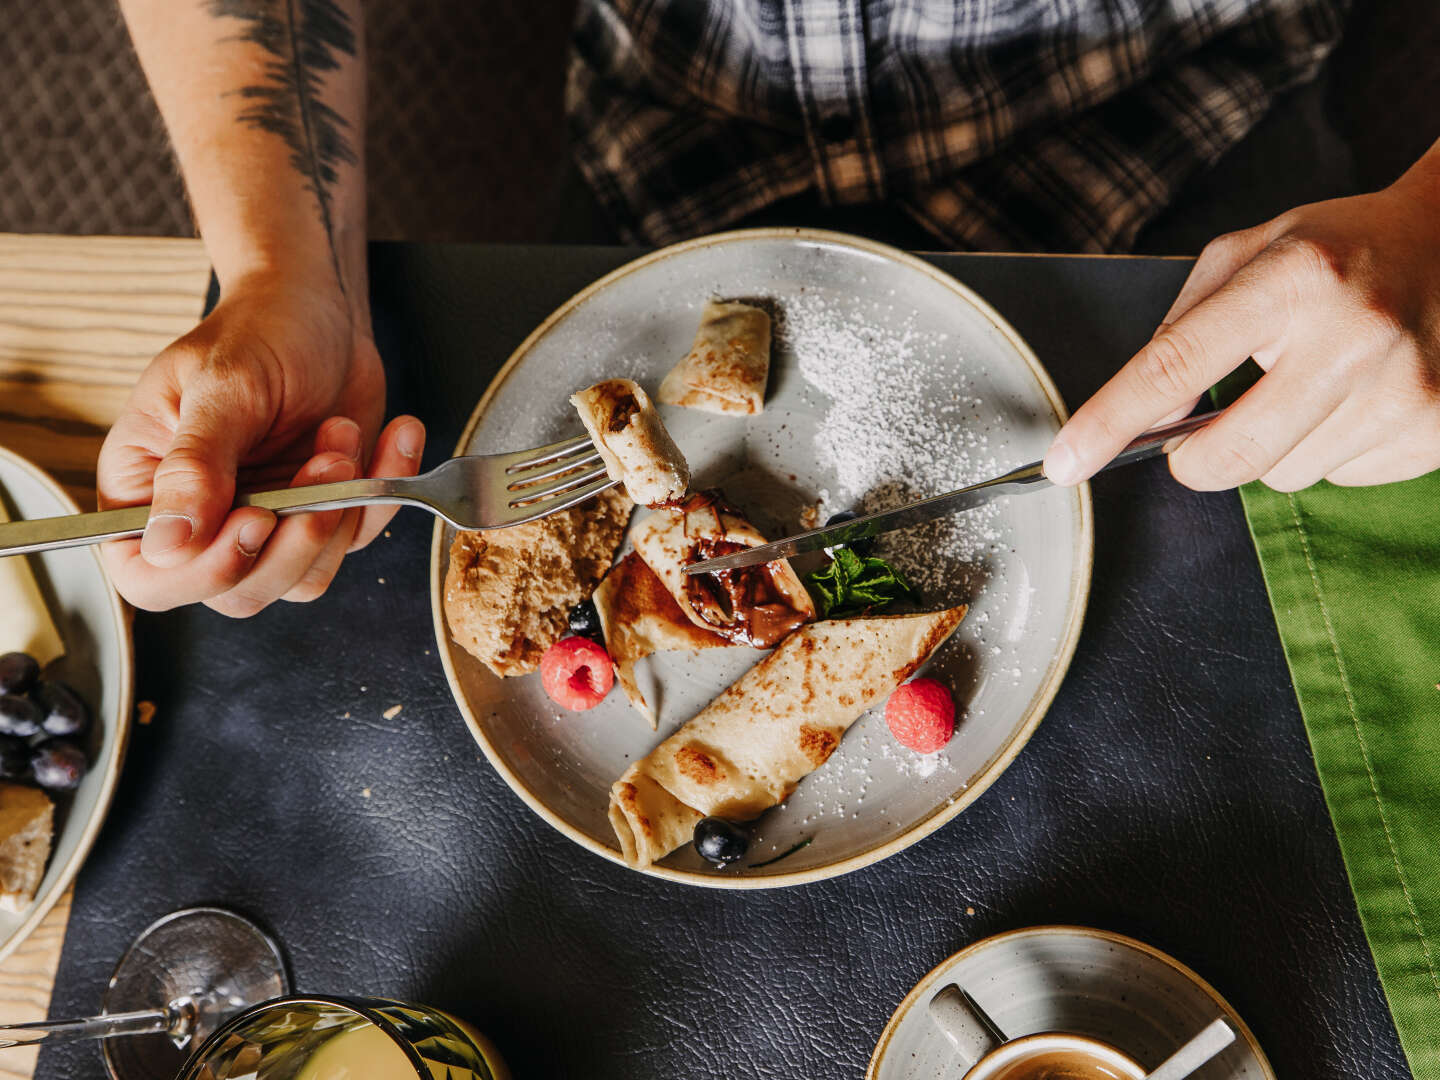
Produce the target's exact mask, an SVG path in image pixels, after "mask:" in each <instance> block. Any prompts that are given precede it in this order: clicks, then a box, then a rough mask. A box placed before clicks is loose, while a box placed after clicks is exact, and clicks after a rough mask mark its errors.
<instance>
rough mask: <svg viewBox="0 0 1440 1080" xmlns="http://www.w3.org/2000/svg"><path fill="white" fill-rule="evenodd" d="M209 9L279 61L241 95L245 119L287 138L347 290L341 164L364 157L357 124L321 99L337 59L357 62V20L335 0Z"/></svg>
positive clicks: (253, 1) (229, 0) (230, 3)
mask: <svg viewBox="0 0 1440 1080" xmlns="http://www.w3.org/2000/svg"><path fill="white" fill-rule="evenodd" d="M209 7H210V13H211V14H212V15H216V16H229V17H231V18H236V19H242V20H244V21H245V23H246V24H247V25H246V28H245V29H244V30H243V31H241V33H240V35H239V37H240V38H241V39H242V40H245V41H249V42H253V43H254V44H256V45H259V46H260V47H261V48H262V49H264V50H265V52H266V53H267V54H268V55H269V56H270V57H271V58H272V59H270V60H269V61H268V62H267V63H266V65H265V81H264V82H262V83H255V84H251V85H248V86H244V87H241V88H240V89H238V90H236V91H234V92H235V93H237V94H239V95H240V96H241V97H243V98H244V99H245V100H246V102H247V104H246V105H245V108H244V110H243V111H242V112H241V113H240V122H241V123H242V124H246V125H248V126H250V127H252V128H258V129H260V130H261V131H268V132H269V133H270V134H272V135H278V136H279V137H280V138H282V139H284V140H285V145H286V146H287V147H289V148H290V163H291V164H292V165H293V166H295V169H296V171H298V172H299V173H300V175H301V176H302V177H303V178H304V181H305V189H306V190H307V191H309V192H310V193H311V194H312V195H314V196H315V203H316V206H317V208H318V209H319V211H320V222H321V224H322V225H323V226H324V229H325V236H326V238H327V240H328V241H329V244H330V256H331V258H332V260H334V262H335V273H336V276H337V277H340V279H341V288H344V278H343V276H341V274H340V261H339V255H338V253H337V251H336V248H335V226H334V222H333V220H332V219H331V213H330V202H331V189H332V188H333V187H334V185H335V182H336V180H337V179H338V178H339V174H338V172H337V171H336V170H337V168H338V166H340V165H342V164H344V165H354V164H356V163H357V160H358V159H357V157H356V154H355V150H354V148H353V147H352V146H351V144H350V138H349V136H348V134H347V131H348V129H349V127H350V123H349V121H348V120H346V119H345V117H344V116H342V115H341V114H340V113H339V112H337V111H336V110H335V109H332V108H331V107H330V106H329V105H327V104H325V102H324V101H322V100H321V98H320V93H321V82H320V75H321V72H325V71H334V70H336V69H337V68H339V66H340V60H339V58H338V56H337V54H341V55H344V56H346V57H350V58H352V59H353V58H354V56H355V30H354V28H353V27H352V26H351V23H350V16H349V15H348V14H347V13H346V12H345V11H344V9H342V8H341V7H339V6H338V5H337V4H335V3H333V0H209Z"/></svg>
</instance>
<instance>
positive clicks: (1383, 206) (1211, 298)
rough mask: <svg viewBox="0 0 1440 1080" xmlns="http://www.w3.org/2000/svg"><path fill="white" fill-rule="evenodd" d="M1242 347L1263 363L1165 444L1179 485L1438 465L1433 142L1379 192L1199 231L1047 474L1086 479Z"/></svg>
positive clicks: (1054, 453) (1295, 484)
mask: <svg viewBox="0 0 1440 1080" xmlns="http://www.w3.org/2000/svg"><path fill="white" fill-rule="evenodd" d="M1247 357H1254V358H1255V360H1256V361H1257V362H1258V363H1259V365H1260V366H1261V367H1262V368H1263V369H1264V370H1265V374H1264V376H1263V377H1262V378H1261V379H1260V380H1259V381H1258V382H1257V383H1256V384H1255V385H1254V386H1253V387H1252V388H1251V389H1250V390H1249V391H1247V392H1246V393H1245V394H1244V395H1243V396H1242V397H1241V398H1240V399H1239V400H1238V401H1236V402H1235V404H1233V405H1232V406H1231V407H1230V408H1229V409H1228V410H1227V411H1226V413H1225V415H1224V416H1222V417H1220V418H1219V419H1217V420H1216V421H1215V422H1213V423H1212V424H1210V425H1209V426H1208V427H1206V428H1204V429H1203V430H1201V431H1199V432H1197V433H1195V434H1193V435H1191V436H1189V437H1188V438H1187V439H1186V440H1185V441H1184V442H1183V443H1182V444H1181V445H1180V446H1179V447H1178V448H1176V449H1175V450H1174V451H1173V452H1172V453H1171V454H1170V468H1171V471H1172V472H1173V473H1174V475H1175V477H1176V479H1178V480H1179V481H1180V482H1181V483H1183V484H1186V485H1188V486H1189V487H1192V488H1196V489H1198V490H1217V489H1221V488H1229V487H1234V486H1236V485H1238V484H1243V483H1246V482H1248V481H1251V480H1257V479H1258V480H1262V481H1264V482H1265V483H1266V484H1268V485H1269V486H1270V487H1273V488H1276V489H1277V490H1280V491H1296V490H1299V489H1300V488H1304V487H1309V486H1310V485H1311V484H1314V483H1316V482H1318V481H1320V480H1322V479H1323V480H1330V481H1331V482H1332V483H1336V484H1344V485H1364V484H1383V483H1389V482H1391V481H1395V480H1408V479H1411V478H1412V477H1416V476H1420V475H1423V474H1424V473H1427V472H1430V471H1431V470H1432V469H1435V468H1437V467H1440V143H1437V144H1436V145H1435V146H1432V147H1431V149H1430V150H1429V151H1428V152H1427V154H1426V155H1425V156H1424V157H1423V158H1421V159H1420V161H1419V162H1417V163H1416V164H1415V165H1414V166H1413V167H1412V168H1410V169H1409V171H1407V172H1406V173H1405V174H1404V175H1403V176H1402V177H1401V178H1400V179H1399V180H1397V181H1396V182H1395V183H1394V184H1392V185H1391V186H1390V187H1388V188H1385V189H1384V190H1383V191H1378V192H1375V193H1373V194H1369V195H1359V196H1355V197H1352V198H1346V199H1335V200H1331V201H1329V202H1322V203H1314V204H1312V205H1309V206H1302V207H1299V208H1297V209H1295V210H1292V211H1290V212H1288V213H1285V214H1282V215H1280V216H1279V217H1277V218H1275V219H1274V220H1273V221H1269V222H1267V223H1266V224H1264V225H1260V226H1257V227H1256V228H1253V229H1247V230H1245V231H1243V232H1237V233H1231V234H1229V235H1226V236H1222V237H1219V238H1218V239H1216V240H1214V241H1212V242H1211V243H1210V244H1209V245H1207V247H1206V248H1205V250H1204V252H1203V253H1202V254H1201V256H1200V259H1199V261H1197V262H1196V264H1195V267H1194V269H1193V270H1192V271H1191V273H1190V276H1189V278H1188V279H1187V280H1186V282H1185V285H1184V287H1183V288H1182V289H1181V291H1180V295H1179V296H1178V297H1177V298H1176V300H1175V303H1174V304H1173V305H1172V306H1171V308H1170V311H1169V313H1168V314H1166V316H1165V319H1164V321H1163V322H1162V323H1161V325H1160V327H1159V329H1158V330H1157V331H1156V332H1155V335H1154V337H1152V338H1151V340H1150V342H1149V343H1148V344H1147V345H1146V346H1145V347H1144V348H1143V349H1141V350H1140V352H1138V353H1137V354H1136V355H1135V356H1134V357H1133V358H1132V359H1131V360H1130V361H1129V362H1128V363H1127V364H1126V365H1125V366H1124V367H1123V368H1121V370H1120V371H1119V372H1118V373H1117V374H1116V375H1115V376H1114V377H1113V378H1112V379H1111V380H1110V381H1109V382H1107V383H1106V384H1105V385H1104V386H1103V387H1101V389H1100V390H1099V391H1098V392H1097V393H1096V394H1095V396H1094V397H1092V398H1091V399H1090V400H1089V401H1088V402H1086V403H1085V404H1084V405H1083V406H1081V408H1080V409H1078V410H1077V411H1076V413H1075V415H1074V416H1073V417H1071V419H1070V421H1069V423H1067V424H1066V425H1065V426H1064V427H1063V428H1062V429H1061V431H1060V433H1059V434H1058V435H1057V436H1056V437H1055V441H1054V443H1053V444H1052V445H1051V448H1050V451H1049V453H1048V454H1047V455H1046V457H1045V473H1046V475H1047V476H1048V477H1049V478H1050V479H1051V480H1053V481H1054V482H1055V483H1057V484H1067V485H1068V484H1077V483H1079V482H1080V481H1082V480H1085V479H1087V478H1088V477H1090V476H1091V475H1093V474H1094V473H1095V472H1096V471H1097V470H1098V469H1100V467H1101V466H1103V465H1104V464H1105V463H1106V462H1107V461H1109V460H1110V459H1111V458H1112V457H1114V456H1115V454H1117V453H1118V452H1119V451H1120V450H1121V448H1123V447H1124V446H1125V444H1126V443H1127V442H1129V441H1130V440H1131V439H1133V438H1134V437H1135V436H1137V435H1139V434H1140V433H1141V432H1142V431H1145V430H1146V429H1148V428H1152V427H1155V426H1156V425H1158V424H1161V423H1164V422H1166V421H1168V420H1174V419H1177V418H1179V417H1181V416H1184V415H1185V414H1187V413H1188V412H1189V411H1190V410H1191V409H1192V408H1194V406H1195V403H1196V401H1197V399H1198V398H1199V397H1200V395H1201V394H1203V393H1204V392H1205V391H1206V390H1207V389H1208V388H1209V387H1210V386H1212V385H1213V384H1214V383H1216V382H1218V381H1219V380H1220V379H1222V378H1223V377H1224V376H1225V375H1227V374H1229V373H1230V372H1231V371H1233V370H1234V369H1235V368H1237V367H1239V366H1240V365H1241V364H1242V363H1244V361H1245V360H1246V358H1247Z"/></svg>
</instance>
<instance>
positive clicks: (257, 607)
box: [205, 585, 271, 619]
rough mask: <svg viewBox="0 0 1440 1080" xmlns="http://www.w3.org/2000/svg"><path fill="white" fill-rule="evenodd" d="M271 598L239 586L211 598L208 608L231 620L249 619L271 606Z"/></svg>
mask: <svg viewBox="0 0 1440 1080" xmlns="http://www.w3.org/2000/svg"><path fill="white" fill-rule="evenodd" d="M270 600H271V598H270V597H268V596H262V595H260V594H259V593H256V592H253V591H251V590H249V589H246V588H244V587H243V586H240V585H237V586H235V587H234V588H232V589H230V590H229V591H228V592H224V593H221V594H220V595H219V596H215V597H211V598H210V599H209V600H207V601H206V602H205V604H206V606H207V607H209V608H211V609H212V610H214V611H217V612H219V613H220V614H221V615H224V616H226V617H227V618H231V619H248V618H250V617H251V616H252V615H258V614H260V612H262V611H264V610H265V609H266V608H267V607H269V606H270Z"/></svg>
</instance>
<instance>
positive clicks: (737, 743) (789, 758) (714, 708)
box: [610, 607, 965, 867]
mask: <svg viewBox="0 0 1440 1080" xmlns="http://www.w3.org/2000/svg"><path fill="white" fill-rule="evenodd" d="M964 616H965V608H963V607H956V608H950V609H948V610H945V611H935V612H930V613H928V614H923V615H880V616H871V617H869V618H859V619H830V620H827V621H825V622H818V623H811V624H810V625H808V626H804V627H801V628H800V629H799V630H796V631H795V632H794V633H793V634H791V635H790V636H789V637H787V638H786V639H785V640H784V641H782V642H781V643H780V645H779V647H777V648H776V649H775V651H774V652H772V653H771V654H770V655H769V656H767V657H766V658H765V659H764V660H762V661H760V663H758V664H757V665H755V667H753V668H751V669H750V670H749V671H748V672H746V674H745V675H743V676H741V678H740V679H739V681H737V682H735V683H733V684H732V685H731V686H730V687H729V688H727V689H726V690H724V691H723V692H722V693H721V694H720V696H719V697H717V698H716V699H715V700H714V701H712V702H711V703H710V704H709V705H707V706H706V707H705V708H704V709H703V710H702V711H701V712H700V713H698V714H697V715H696V716H695V717H694V718H692V719H691V720H690V721H689V722H688V723H686V724H685V726H684V727H682V728H681V729H680V730H679V731H677V732H676V733H675V734H674V735H672V736H670V738H668V739H666V740H665V741H664V742H662V743H661V744H660V745H659V746H657V747H656V748H655V749H654V750H652V751H651V752H650V753H649V754H648V755H646V756H645V757H644V758H642V759H640V760H639V761H637V762H635V763H634V764H632V765H631V766H630V767H629V768H628V769H626V770H625V773H624V775H622V776H621V777H620V779H619V780H618V781H616V783H615V784H614V786H613V787H612V788H611V789H610V824H611V825H612V826H613V827H614V829H615V836H616V838H617V839H618V840H619V841H620V850H621V852H622V853H623V854H624V856H625V861H626V862H628V863H629V864H630V865H631V866H636V867H645V866H649V865H650V864H651V863H653V862H655V861H656V860H657V859H662V858H664V857H665V856H666V855H668V854H669V853H670V852H672V851H674V850H675V849H676V848H678V847H680V846H681V845H682V844H684V843H686V842H687V841H689V839H690V836H691V833H692V831H693V830H694V827H695V823H696V822H697V821H699V820H700V819H701V818H702V817H710V816H712V815H713V816H717V817H723V818H728V819H730V820H733V821H748V820H749V819H751V818H754V817H758V816H759V815H760V814H761V813H763V812H764V811H766V810H768V809H770V808H771V807H772V806H775V805H777V804H779V803H781V802H783V801H784V800H785V799H787V798H788V797H789V796H790V793H791V792H792V791H794V790H795V786H796V785H797V784H798V783H799V782H800V781H801V780H802V779H803V778H804V777H805V776H807V775H809V774H810V773H811V772H813V771H814V770H815V769H818V768H819V767H820V766H821V765H823V764H825V762H826V760H827V759H828V758H829V757H830V755H831V754H832V753H833V752H834V751H835V748H836V747H837V746H838V745H839V744H840V739H841V738H842V737H843V736H844V734H845V732H846V731H847V730H848V729H849V727H850V725H851V724H853V723H854V722H855V721H856V719H858V718H859V717H860V716H861V714H863V713H864V712H865V710H866V709H868V708H870V707H871V706H872V705H875V704H878V703H879V702H881V701H883V700H884V699H885V698H886V697H888V696H889V695H890V693H891V692H892V691H893V690H894V689H895V688H896V687H897V686H899V685H900V684H901V683H902V682H904V681H905V680H906V679H908V678H909V677H910V676H911V675H912V674H914V672H915V670H916V669H917V668H918V667H919V666H920V665H921V664H923V663H924V662H925V660H926V659H927V658H928V657H929V656H930V654H931V653H933V652H934V651H935V650H936V649H937V648H938V647H939V646H940V644H941V643H942V642H943V641H944V640H945V639H946V638H948V637H949V636H950V635H951V634H952V633H954V631H955V628H956V627H957V626H959V625H960V620H961V619H962V618H964Z"/></svg>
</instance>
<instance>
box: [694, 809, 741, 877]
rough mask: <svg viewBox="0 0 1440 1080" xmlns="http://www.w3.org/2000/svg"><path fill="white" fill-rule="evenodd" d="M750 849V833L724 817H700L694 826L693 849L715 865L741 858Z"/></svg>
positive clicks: (725, 864) (727, 863) (724, 864)
mask: <svg viewBox="0 0 1440 1080" xmlns="http://www.w3.org/2000/svg"><path fill="white" fill-rule="evenodd" d="M749 849H750V834H749V833H747V832H746V831H745V830H744V829H742V828H741V827H740V826H739V825H736V824H735V823H734V822H733V821H726V820H725V819H724V818H718V817H707V818H701V819H700V821H699V822H698V823H697V824H696V826H695V850H696V851H698V852H700V855H701V857H702V858H704V859H707V860H709V861H710V862H712V863H714V864H715V865H716V866H727V865H729V864H730V863H732V862H735V861H736V860H737V859H743V858H744V857H745V852H746V851H748V850H749Z"/></svg>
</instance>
